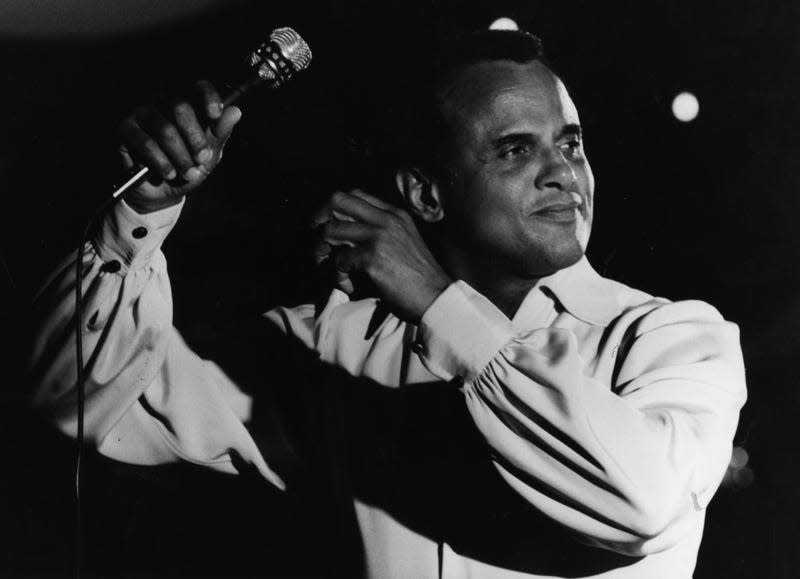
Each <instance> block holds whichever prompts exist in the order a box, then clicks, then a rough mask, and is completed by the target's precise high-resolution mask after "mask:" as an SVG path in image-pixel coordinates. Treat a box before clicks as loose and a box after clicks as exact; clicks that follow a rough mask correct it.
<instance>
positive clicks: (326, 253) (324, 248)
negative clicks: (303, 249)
mask: <svg viewBox="0 0 800 579" xmlns="http://www.w3.org/2000/svg"><path fill="white" fill-rule="evenodd" d="M332 251H333V248H332V247H331V245H330V244H329V243H325V242H324V241H320V242H318V243H315V244H314V249H313V250H312V256H313V258H314V263H315V264H316V265H319V264H321V263H322V262H323V261H325V260H326V259H328V258H329V257H330V255H331V252H332Z"/></svg>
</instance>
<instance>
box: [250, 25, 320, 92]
mask: <svg viewBox="0 0 800 579" xmlns="http://www.w3.org/2000/svg"><path fill="white" fill-rule="evenodd" d="M310 62H311V49H310V48H309V46H308V43H307V42H306V41H305V40H303V38H302V37H301V36H300V35H299V34H298V33H297V32H295V31H294V30H293V29H292V28H289V27H285V28H276V29H275V30H273V31H272V33H271V34H270V35H269V41H267V42H265V43H263V44H262V45H261V46H259V47H258V48H257V49H256V50H254V51H253V52H252V54H251V55H250V65H251V66H252V67H253V68H255V69H256V71H257V73H258V76H260V77H261V78H262V79H263V80H268V81H271V83H272V85H273V86H274V87H277V86H280V85H282V84H283V83H284V82H286V81H287V80H289V78H291V76H292V75H293V74H294V73H295V72H297V71H300V70H303V69H304V68H306V67H307V66H308V65H309V63H310Z"/></svg>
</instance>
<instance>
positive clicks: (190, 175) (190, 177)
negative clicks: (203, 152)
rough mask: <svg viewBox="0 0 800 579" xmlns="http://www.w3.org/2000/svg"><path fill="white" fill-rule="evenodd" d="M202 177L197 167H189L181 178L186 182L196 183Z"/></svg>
mask: <svg viewBox="0 0 800 579" xmlns="http://www.w3.org/2000/svg"><path fill="white" fill-rule="evenodd" d="M202 176H203V173H202V172H201V171H200V169H198V168H197V167H191V168H190V169H188V170H187V171H186V172H185V173H184V174H183V178H184V179H186V180H187V181H197V180H198V179H199V178H200V177H202Z"/></svg>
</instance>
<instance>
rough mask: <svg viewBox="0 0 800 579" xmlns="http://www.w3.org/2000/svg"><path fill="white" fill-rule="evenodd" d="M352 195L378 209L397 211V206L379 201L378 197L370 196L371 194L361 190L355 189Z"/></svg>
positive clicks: (351, 192)
mask: <svg viewBox="0 0 800 579" xmlns="http://www.w3.org/2000/svg"><path fill="white" fill-rule="evenodd" d="M350 194H351V195H355V196H356V197H358V198H359V199H363V200H364V201H366V202H367V203H370V204H372V205H374V206H375V207H377V208H378V209H383V210H384V211H391V210H394V209H397V206H396V205H392V204H391V203H387V202H386V201H384V200H383V199H379V198H378V197H375V196H374V195H370V194H369V193H367V192H366V191H363V190H361V189H353V190H352V191H350Z"/></svg>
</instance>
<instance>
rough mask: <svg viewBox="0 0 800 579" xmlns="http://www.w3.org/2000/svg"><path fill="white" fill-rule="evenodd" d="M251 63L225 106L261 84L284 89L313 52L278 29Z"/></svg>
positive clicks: (128, 182) (131, 179) (143, 171)
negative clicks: (248, 73)
mask: <svg viewBox="0 0 800 579" xmlns="http://www.w3.org/2000/svg"><path fill="white" fill-rule="evenodd" d="M248 61H249V68H250V76H248V77H247V78H245V80H244V81H242V82H241V83H240V84H239V85H238V86H236V88H235V89H234V90H233V91H232V92H231V93H230V94H229V95H228V96H226V97H225V98H224V99H223V100H222V105H223V106H224V107H227V106H228V105H231V104H233V103H234V102H235V101H236V100H238V99H239V97H241V96H242V95H243V94H244V93H245V92H247V91H248V90H250V89H251V88H253V87H255V86H258V85H260V84H264V83H266V84H267V85H268V86H269V87H270V88H272V89H277V88H280V87H281V86H283V85H284V84H286V82H287V81H288V80H289V79H290V78H292V77H293V76H294V75H295V73H297V72H299V71H301V70H303V69H304V68H306V67H308V65H309V63H310V62H311V49H310V48H309V46H308V43H307V42H306V41H305V40H303V38H302V37H301V36H300V35H299V34H298V33H297V32H295V31H294V30H293V29H292V28H289V27H288V26H287V27H284V28H276V29H275V30H273V31H272V33H271V34H270V35H269V40H267V41H266V42H263V43H262V44H261V45H260V46H259V47H258V48H256V49H255V50H254V51H253V52H251V53H250V55H249V57H248ZM149 172H150V168H149V167H134V168H133V169H132V170H131V172H130V174H129V175H128V176H127V177H126V178H125V181H124V182H123V183H122V184H121V185H119V186H117V187H116V188H115V190H114V193H113V194H112V195H111V197H112V199H118V198H119V197H120V196H121V195H122V194H123V193H125V191H127V190H128V189H130V188H131V187H132V186H133V185H135V184H136V183H138V182H139V181H141V180H142V179H143V178H144V177H145V176H146V175H147V174H148V173H149Z"/></svg>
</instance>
